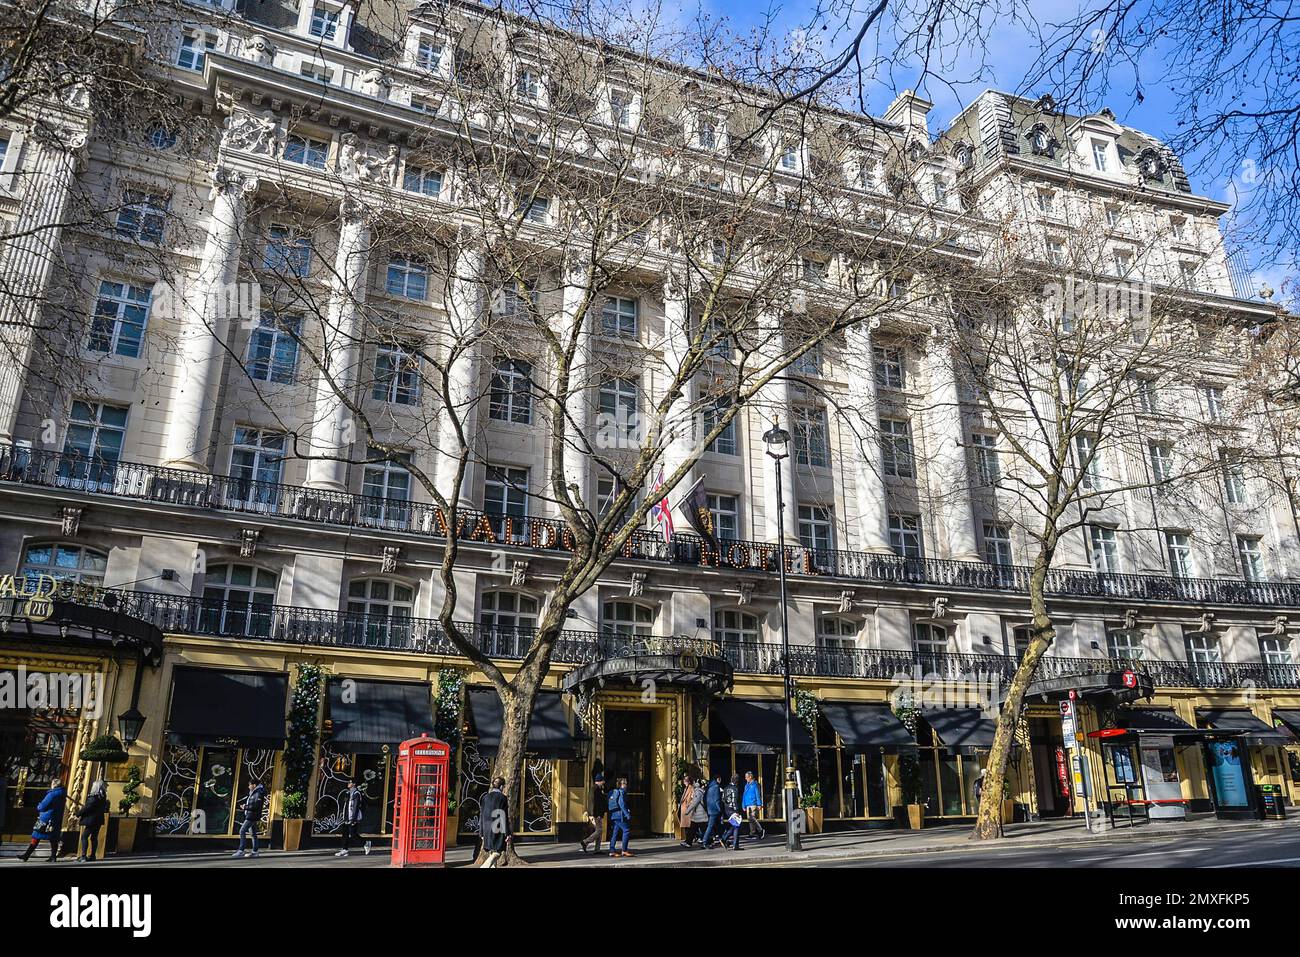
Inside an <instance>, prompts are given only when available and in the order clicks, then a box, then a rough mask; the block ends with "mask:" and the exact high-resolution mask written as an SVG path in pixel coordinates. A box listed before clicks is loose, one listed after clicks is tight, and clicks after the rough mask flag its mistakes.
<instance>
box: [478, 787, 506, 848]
mask: <svg viewBox="0 0 1300 957" xmlns="http://www.w3.org/2000/svg"><path fill="white" fill-rule="evenodd" d="M505 788H506V779H505V778H503V777H495V778H493V779H492V787H490V788H489V789H488V792H487V793H486V794H484V795H483V803H482V806H481V808H480V810H479V815H478V836H479V840H480V841H482V842H483V853H485V854H486V855H487V858H486V859H485V860H484V861H483V864H482V866H483V867H500V866H501V863H500V862H501V858H502V857H503V856H504V855H505V853H506V848H508V847H509V846H510V841H511V837H510V835H511V828H510V798H509V797H507V796H506V791H505Z"/></svg>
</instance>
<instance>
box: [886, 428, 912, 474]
mask: <svg viewBox="0 0 1300 957" xmlns="http://www.w3.org/2000/svg"><path fill="white" fill-rule="evenodd" d="M880 471H881V472H883V473H884V474H885V475H888V476H891V477H892V478H905V479H914V478H916V447H915V444H914V443H913V441H912V423H911V421H910V420H909V419H895V418H892V417H889V416H881V417H880Z"/></svg>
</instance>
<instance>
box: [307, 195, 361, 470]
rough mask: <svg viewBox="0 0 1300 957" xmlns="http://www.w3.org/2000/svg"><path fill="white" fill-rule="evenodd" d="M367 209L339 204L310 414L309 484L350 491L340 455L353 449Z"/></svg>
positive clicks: (352, 202)
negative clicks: (336, 239) (351, 403)
mask: <svg viewBox="0 0 1300 957" xmlns="http://www.w3.org/2000/svg"><path fill="white" fill-rule="evenodd" d="M366 215H367V210H366V209H365V207H364V206H362V205H361V204H360V203H358V202H356V201H355V200H353V199H351V198H350V197H349V198H346V199H344V200H343V203H342V205H341V206H340V207H339V244H338V251H337V252H336V253H335V257H334V274H333V276H332V277H331V279H330V293H329V303H328V305H327V307H326V313H325V316H326V320H325V328H326V333H325V334H326V336H327V337H328V338H329V341H327V342H325V343H323V344H321V346H320V349H321V353H320V359H321V363H322V365H323V368H322V369H321V370H320V375H319V377H318V378H317V380H316V403H315V411H314V413H313V416H312V428H311V454H312V455H313V456H332V457H327V458H313V459H311V460H310V461H309V462H308V463H307V485H308V486H310V487H311V488H319V489H329V490H331V491H335V492H345V491H347V474H348V463H347V462H346V461H340V459H342V458H346V457H347V456H348V455H350V454H351V452H352V443H353V441H354V440H355V438H356V425H355V423H354V422H353V420H352V411H351V410H350V409H349V408H348V407H347V405H346V403H345V402H344V397H346V398H347V399H348V400H352V401H355V400H356V383H357V379H358V371H359V370H358V368H357V364H358V363H359V362H360V360H361V340H362V336H363V335H364V332H365V314H364V309H363V307H364V305H365V301H366V271H367V269H368V267H369V263H370V225H369V224H368V223H367V221H366Z"/></svg>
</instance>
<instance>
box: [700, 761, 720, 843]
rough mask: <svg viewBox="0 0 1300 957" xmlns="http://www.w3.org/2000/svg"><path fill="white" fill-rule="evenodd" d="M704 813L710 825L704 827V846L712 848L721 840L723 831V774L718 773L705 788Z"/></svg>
mask: <svg viewBox="0 0 1300 957" xmlns="http://www.w3.org/2000/svg"><path fill="white" fill-rule="evenodd" d="M704 814H705V818H706V820H708V822H709V823H708V826H707V827H706V828H705V829H704V839H703V843H704V847H705V849H706V850H709V849H712V848H713V845H714V842H715V841H718V840H720V838H721V835H722V831H721V828H720V822H721V821H722V775H721V774H716V775H714V777H713V780H712V781H710V782H709V786H708V787H707V788H705V790H704Z"/></svg>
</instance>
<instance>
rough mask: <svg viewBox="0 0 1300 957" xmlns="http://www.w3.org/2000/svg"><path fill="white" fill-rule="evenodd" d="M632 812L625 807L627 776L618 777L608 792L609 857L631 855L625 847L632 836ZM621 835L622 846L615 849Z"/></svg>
mask: <svg viewBox="0 0 1300 957" xmlns="http://www.w3.org/2000/svg"><path fill="white" fill-rule="evenodd" d="M631 826H632V812H631V811H629V810H628V807H627V778H619V779H618V780H617V781H615V782H614V790H612V791H610V792H609V856H610V857H633V856H634V855H633V854H632V852H631V851H629V850H628V849H627V843H628V840H629V839H630V838H631V836H632V830H631ZM620 835H621V836H622V840H623V846H622V847H621V848H620V849H619V850H615V849H614V848H615V846H616V845H617V844H618V841H619V837H620Z"/></svg>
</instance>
